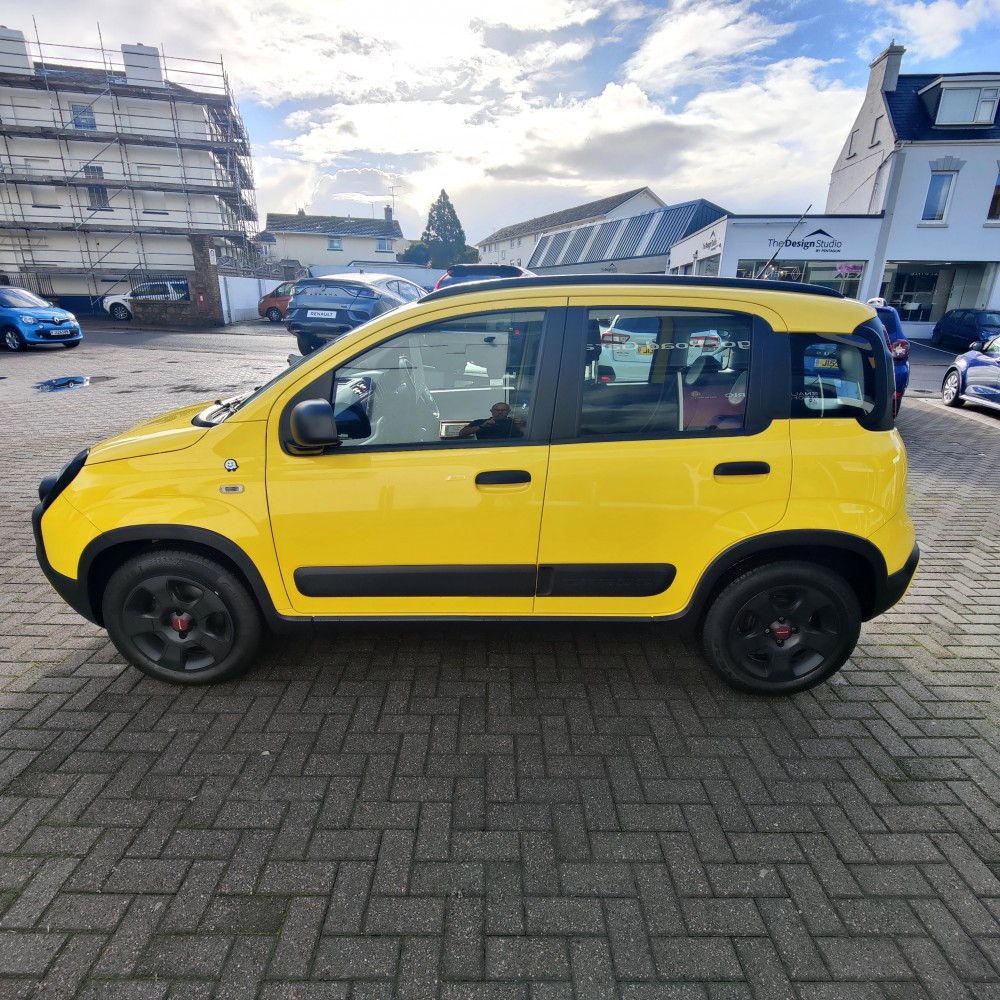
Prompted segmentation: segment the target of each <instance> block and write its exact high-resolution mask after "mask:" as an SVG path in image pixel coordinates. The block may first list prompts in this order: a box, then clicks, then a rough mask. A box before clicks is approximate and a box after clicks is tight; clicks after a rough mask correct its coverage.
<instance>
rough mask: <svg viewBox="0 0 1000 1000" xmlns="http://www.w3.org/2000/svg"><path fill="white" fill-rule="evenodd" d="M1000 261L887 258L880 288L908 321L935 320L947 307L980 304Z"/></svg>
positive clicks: (985, 298) (993, 282) (992, 284)
mask: <svg viewBox="0 0 1000 1000" xmlns="http://www.w3.org/2000/svg"><path fill="white" fill-rule="evenodd" d="M998 269H1000V265H998V264H996V263H993V262H989V261H933V260H921V261H910V260H889V261H886V265H885V270H884V272H883V274H882V284H881V288H880V290H879V295H881V296H882V297H883V298H884V299H885V300H886V302H888V303H889V305H892V306H895V307H896V309H898V310H899V314H900V316H901V317H902V318H903V319H904V320H905V321H906V322H907V323H930V324H932V323H936V322H937V321H938V320H939V319H940V318H941V317H942V316H943V315H944V314H945V313H946V312H948V311H949V310H950V309H975V308H982V307H983V306H984V305H985V304H986V303H987V302H989V300H990V293H991V291H992V290H993V289H994V288H995V286H996V283H997V272H998Z"/></svg>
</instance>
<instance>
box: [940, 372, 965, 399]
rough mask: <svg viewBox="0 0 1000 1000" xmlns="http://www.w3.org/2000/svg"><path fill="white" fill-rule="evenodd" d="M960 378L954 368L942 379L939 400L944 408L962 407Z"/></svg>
mask: <svg viewBox="0 0 1000 1000" xmlns="http://www.w3.org/2000/svg"><path fill="white" fill-rule="evenodd" d="M961 392H962V378H961V376H960V375H959V374H958V372H957V371H955V369H954V368H952V370H951V371H950V372H948V374H947V375H945V377H944V382H943V383H942V385H941V400H942V402H943V403H944V405H945V406H962V405H964V403H965V400H964V399H962V396H961Z"/></svg>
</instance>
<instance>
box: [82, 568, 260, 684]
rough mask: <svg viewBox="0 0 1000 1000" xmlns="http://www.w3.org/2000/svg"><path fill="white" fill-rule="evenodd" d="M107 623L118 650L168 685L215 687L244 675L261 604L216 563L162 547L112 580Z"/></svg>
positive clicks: (255, 639) (105, 609)
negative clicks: (213, 684) (210, 685)
mask: <svg viewBox="0 0 1000 1000" xmlns="http://www.w3.org/2000/svg"><path fill="white" fill-rule="evenodd" d="M102 610H103V614H104V626H105V628H106V629H107V630H108V635H109V636H110V637H111V641H112V642H113V643H114V644H115V647H116V648H117V649H118V652H119V653H121V654H122V656H124V657H125V659H126V660H128V661H129V663H131V664H133V665H134V666H136V667H138V668H139V669H140V670H141V671H142V672H143V673H144V674H148V675H149V676H150V677H155V678H156V679H157V680H161V681H167V682H168V683H171V684H211V683H213V682H215V681H222V680H229V679H230V678H232V677H236V676H237V675H238V674H241V673H243V671H244V670H246V669H247V668H248V667H249V666H250V664H251V663H252V662H253V660H254V658H255V656H256V655H257V649H258V647H259V645H260V641H261V635H262V626H261V619H260V613H259V610H258V608H257V604H256V602H255V601H254V599H253V597H252V596H251V595H250V592H249V591H248V590H247V588H246V586H245V585H244V584H243V582H242V581H241V580H240V579H239V578H238V577H236V576H235V575H234V574H233V573H232V572H230V571H229V570H228V569H226V568H225V567H224V566H221V565H220V564H219V563H217V562H215V561H214V560H212V559H208V558H206V557H205V556H201V555H196V554H194V553H190V552H181V551H174V550H171V549H164V550H162V551H150V552H145V553H143V554H141V555H138V556H135V557H134V558H132V559H129V560H128V561H127V562H125V563H123V564H122V565H121V566H120V567H119V568H118V569H117V570H116V571H115V572H114V573H113V574H112V576H111V579H110V580H109V581H108V586H107V589H106V590H105V592H104V600H103V602H102Z"/></svg>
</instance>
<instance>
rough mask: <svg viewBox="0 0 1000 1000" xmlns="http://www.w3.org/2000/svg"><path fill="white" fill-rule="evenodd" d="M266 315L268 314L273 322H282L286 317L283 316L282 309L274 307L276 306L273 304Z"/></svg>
mask: <svg viewBox="0 0 1000 1000" xmlns="http://www.w3.org/2000/svg"><path fill="white" fill-rule="evenodd" d="M266 315H267V318H268V319H269V320H270V321H271V322H272V323H280V322H281V321H282V319H283V318H284V317H283V316H282V315H281V310H280V309H275V308H274V306H271V308H270V309H268V311H267V314H266Z"/></svg>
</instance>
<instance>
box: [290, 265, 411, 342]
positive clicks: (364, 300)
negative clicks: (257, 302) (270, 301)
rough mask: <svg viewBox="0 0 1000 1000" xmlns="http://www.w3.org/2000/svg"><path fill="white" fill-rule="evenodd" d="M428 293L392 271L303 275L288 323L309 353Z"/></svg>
mask: <svg viewBox="0 0 1000 1000" xmlns="http://www.w3.org/2000/svg"><path fill="white" fill-rule="evenodd" d="M426 294H427V293H426V292H425V291H424V290H423V289H422V288H421V287H420V286H419V285H418V284H416V283H415V282H413V281H410V280H409V279H407V278H397V277H396V276H395V275H392V274H332V275H327V276H326V277H324V278H300V279H299V280H298V281H297V282H295V288H294V289H293V290H292V297H291V299H289V302H288V312H287V314H286V317H285V326H286V327H287V328H288V331H289V333H294V334H295V336H296V338H297V341H298V345H299V351H300V352H301V353H302V354H309V353H310V352H311V351H315V350H316V349H317V348H318V347H322V346H323V345H324V344H327V343H329V342H330V341H331V340H339V339H340V338H341V337H343V336H344V334H345V333H347V332H348V331H349V330H353V329H354V327H356V326H360V325H361V324H362V323H365V322H367V321H368V320H370V319H372V318H373V317H375V316H381V315H382V313H385V312H388V311H389V310H390V309H395V308H396V307H397V306H401V305H403V303H405V302H415V301H416V300H417V299H420V298H423V296H424V295H426Z"/></svg>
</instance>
